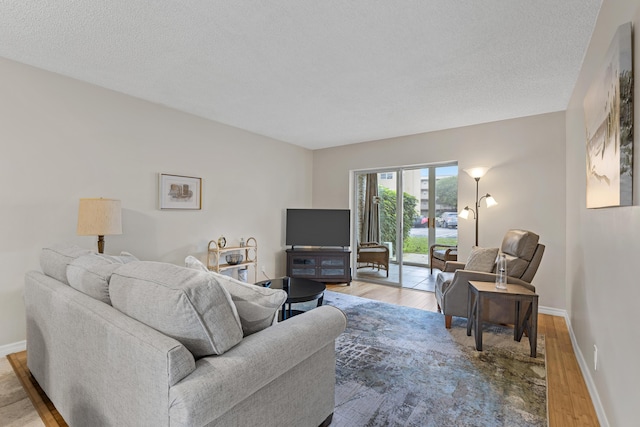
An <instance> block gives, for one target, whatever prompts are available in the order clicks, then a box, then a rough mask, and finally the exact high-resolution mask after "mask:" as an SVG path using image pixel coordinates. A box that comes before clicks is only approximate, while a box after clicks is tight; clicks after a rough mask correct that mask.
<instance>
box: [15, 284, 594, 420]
mask: <svg viewBox="0 0 640 427" xmlns="http://www.w3.org/2000/svg"><path fill="white" fill-rule="evenodd" d="M327 289H328V290H331V291H334V292H343V293H346V294H350V295H356V296H360V297H363V298H369V299H374V300H378V301H384V302H388V303H392V304H397V305H403V306H406V307H414V308H419V309H423V310H429V311H437V304H436V299H435V294H433V293H431V292H424V291H417V290H413V289H402V288H395V287H391V286H384V285H376V284H372V283H365V282H352V283H351V285H350V286H347V285H328V286H327ZM442 327H443V328H444V318H443V319H442ZM538 333H540V334H544V335H545V346H546V357H547V400H548V410H549V426H550V427H590V426H599V425H600V424H599V423H598V418H597V416H596V413H595V409H594V407H593V404H592V402H591V397H590V396H589V391H588V390H587V386H586V384H585V382H584V379H583V378H582V373H581V372H580V367H579V366H578V362H577V360H576V357H575V354H574V352H573V347H572V345H571V338H570V337H569V331H568V330H567V325H566V323H565V321H564V319H563V318H562V317H555V316H549V315H546V314H541V315H539V318H538ZM7 357H8V359H9V361H10V362H11V365H12V366H13V367H14V370H15V371H16V373H18V377H19V378H20V381H21V382H22V385H23V386H24V388H25V390H26V391H27V393H28V394H29V397H30V398H31V401H32V402H33V404H34V406H35V407H36V409H37V411H38V413H39V414H40V417H41V418H42V421H43V422H44V424H45V425H46V426H47V427H62V426H64V427H66V426H67V424H66V423H65V422H64V420H63V419H62V417H61V416H60V415H59V414H58V411H56V409H55V407H54V406H53V405H52V404H51V402H50V401H49V399H48V398H47V396H46V395H45V394H44V392H43V391H42V389H40V387H39V386H38V384H37V383H36V382H35V380H34V379H33V377H31V375H30V374H29V372H28V370H27V353H26V352H25V351H23V352H21V353H16V354H12V355H9V356H7Z"/></svg>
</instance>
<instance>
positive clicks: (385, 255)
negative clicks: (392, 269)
mask: <svg viewBox="0 0 640 427" xmlns="http://www.w3.org/2000/svg"><path fill="white" fill-rule="evenodd" d="M365 267H369V268H377V269H378V271H379V270H380V269H383V270H385V271H386V273H387V277H389V248H388V247H386V246H384V245H381V244H379V243H378V242H363V243H360V244H358V261H357V266H356V268H365Z"/></svg>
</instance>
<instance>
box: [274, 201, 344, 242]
mask: <svg viewBox="0 0 640 427" xmlns="http://www.w3.org/2000/svg"><path fill="white" fill-rule="evenodd" d="M350 212H351V211H349V209H287V234H286V244H287V245H291V246H292V247H293V246H343V247H348V246H350V242H351V234H350V225H351V216H350Z"/></svg>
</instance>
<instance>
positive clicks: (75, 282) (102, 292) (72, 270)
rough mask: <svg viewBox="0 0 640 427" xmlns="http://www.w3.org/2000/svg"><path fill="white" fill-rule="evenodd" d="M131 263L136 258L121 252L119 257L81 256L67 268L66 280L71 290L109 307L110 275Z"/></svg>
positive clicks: (92, 254) (103, 255)
mask: <svg viewBox="0 0 640 427" xmlns="http://www.w3.org/2000/svg"><path fill="white" fill-rule="evenodd" d="M132 261H137V258H136V257H134V256H133V255H131V254H130V253H128V252H122V253H121V254H120V256H112V255H105V254H97V253H91V254H88V255H82V256H80V257H78V258H76V259H74V260H73V261H71V263H70V264H69V265H68V266H67V280H68V282H69V285H70V286H71V287H72V288H74V289H76V290H78V291H80V292H82V293H84V294H87V295H89V296H90V297H92V298H95V299H97V300H99V301H102V302H104V303H106V304H109V305H111V298H110V297H109V280H110V279H111V274H112V273H113V272H114V271H115V270H116V269H117V268H118V267H120V266H121V265H123V264H126V263H128V262H132Z"/></svg>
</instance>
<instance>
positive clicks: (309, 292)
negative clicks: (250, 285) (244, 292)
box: [256, 277, 327, 320]
mask: <svg viewBox="0 0 640 427" xmlns="http://www.w3.org/2000/svg"><path fill="white" fill-rule="evenodd" d="M285 282H288V286H287V284H285ZM256 285H260V286H264V287H269V288H273V289H283V290H284V291H285V292H286V293H287V300H286V301H285V302H284V305H283V306H282V320H286V319H288V318H289V317H291V316H295V315H296V314H300V313H304V311H301V310H292V309H291V304H293V303H297V302H306V301H313V300H316V299H317V300H318V305H317V307H320V306H321V305H322V300H323V299H324V291H325V290H326V289H327V287H326V286H325V285H324V283H320V282H316V281H315V280H310V279H301V278H293V277H280V278H278V279H272V280H264V281H262V282H258V283H256ZM287 304H288V307H287Z"/></svg>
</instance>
